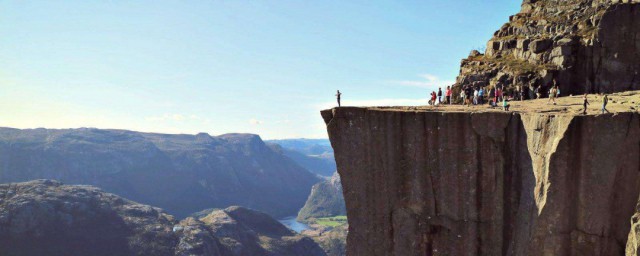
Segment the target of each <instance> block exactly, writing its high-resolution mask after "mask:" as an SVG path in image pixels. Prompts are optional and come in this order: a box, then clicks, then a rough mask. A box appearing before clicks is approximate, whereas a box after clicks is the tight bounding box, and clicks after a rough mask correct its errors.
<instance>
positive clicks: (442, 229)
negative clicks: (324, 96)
mask: <svg viewBox="0 0 640 256" xmlns="http://www.w3.org/2000/svg"><path fill="white" fill-rule="evenodd" d="M625 95H626V96H625ZM595 97H596V96H593V95H591V96H590V98H593V99H592V100H597V99H595ZM635 97H638V92H626V93H622V94H616V95H614V96H612V98H617V99H618V100H616V102H618V103H615V104H612V106H610V111H611V112H612V113H610V114H599V112H597V111H596V109H597V108H598V107H597V106H594V107H591V108H590V109H589V112H588V114H587V115H582V114H578V113H580V110H579V108H580V107H581V106H580V104H579V103H577V104H576V102H580V99H579V97H566V98H561V99H560V100H559V102H558V105H544V104H542V100H536V101H525V102H514V103H512V104H513V105H514V107H515V109H516V111H513V112H505V111H501V110H496V109H487V108H484V107H471V108H464V107H461V106H452V107H448V106H444V107H440V108H434V107H387V108H381V107H372V108H357V107H342V108H336V109H331V110H324V111H322V116H323V118H324V120H325V122H326V124H327V130H328V132H329V137H330V140H331V143H332V146H333V148H334V150H335V156H336V162H337V166H338V171H339V173H340V176H341V179H342V184H343V192H344V197H345V201H346V207H347V213H348V216H349V235H348V239H347V254H348V255H352V256H353V255H624V254H625V250H626V251H627V254H628V255H636V248H637V245H636V244H638V241H637V239H636V238H635V237H637V234H636V231H635V229H637V227H636V226H637V223H636V222H638V220H637V219H638V218H637V217H633V218H632V216H633V215H634V213H635V212H636V210H635V209H636V204H637V203H638V195H639V192H640V113H639V112H638V111H637V110H636V109H635V108H633V107H630V106H629V105H633V104H637V102H638V101H635ZM632 101H634V102H633V103H631V102H632ZM622 102H627V103H624V104H623V103H622ZM625 104H626V105H625ZM594 105H597V104H594ZM576 112H578V113H576ZM630 222H631V224H630ZM632 225H633V227H634V230H632V231H631V232H630V230H631V227H632Z"/></svg>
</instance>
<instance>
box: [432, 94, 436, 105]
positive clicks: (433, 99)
mask: <svg viewBox="0 0 640 256" xmlns="http://www.w3.org/2000/svg"><path fill="white" fill-rule="evenodd" d="M431 104H432V105H434V106H435V105H436V92H434V91H431Z"/></svg>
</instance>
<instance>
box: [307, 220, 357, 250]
mask: <svg viewBox="0 0 640 256" xmlns="http://www.w3.org/2000/svg"><path fill="white" fill-rule="evenodd" d="M348 229H349V225H348V224H343V225H340V226H337V227H333V228H331V229H329V230H305V231H303V232H302V234H304V235H307V236H309V237H311V238H312V239H313V240H314V241H316V243H318V245H320V247H322V249H324V251H325V252H326V253H327V256H345V255H347V233H348Z"/></svg>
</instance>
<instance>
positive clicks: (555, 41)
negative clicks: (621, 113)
mask: <svg viewBox="0 0 640 256" xmlns="http://www.w3.org/2000/svg"><path fill="white" fill-rule="evenodd" d="M638 24H640V1H638V0H625V1H618V0H562V1H560V0H544V1H541V0H524V1H523V3H522V9H521V11H520V13H518V14H516V15H513V16H511V17H510V19H509V22H508V23H506V24H504V25H503V26H502V27H501V28H500V29H499V30H498V31H496V32H495V34H494V36H493V38H492V39H491V40H490V41H489V42H488V43H487V47H486V51H485V53H484V54H481V53H479V52H477V51H473V52H472V53H471V54H470V55H469V57H468V58H467V59H464V60H463V61H462V64H461V68H460V75H459V76H458V78H457V81H456V84H455V86H454V88H458V89H459V88H462V87H465V86H473V87H481V86H489V87H496V86H497V87H500V86H504V87H505V88H506V90H507V91H510V92H513V91H515V90H524V91H526V90H533V88H535V87H538V86H542V87H541V88H542V91H544V92H547V91H548V89H549V88H550V86H551V85H552V84H553V82H552V81H553V80H554V79H555V80H556V82H557V85H559V88H560V91H561V92H562V93H564V95H568V94H579V93H584V92H590V93H594V92H620V91H625V90H638V89H640V62H638V61H637V60H638V59H639V58H640V40H639V39H638V38H640V26H638Z"/></svg>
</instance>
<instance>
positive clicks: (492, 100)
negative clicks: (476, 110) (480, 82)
mask: <svg viewBox="0 0 640 256" xmlns="http://www.w3.org/2000/svg"><path fill="white" fill-rule="evenodd" d="M495 97H496V88H495V87H494V86H491V88H489V104H490V105H492V106H493V104H495V103H496V100H495Z"/></svg>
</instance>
